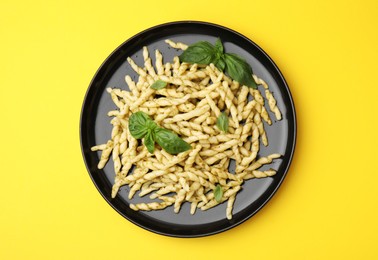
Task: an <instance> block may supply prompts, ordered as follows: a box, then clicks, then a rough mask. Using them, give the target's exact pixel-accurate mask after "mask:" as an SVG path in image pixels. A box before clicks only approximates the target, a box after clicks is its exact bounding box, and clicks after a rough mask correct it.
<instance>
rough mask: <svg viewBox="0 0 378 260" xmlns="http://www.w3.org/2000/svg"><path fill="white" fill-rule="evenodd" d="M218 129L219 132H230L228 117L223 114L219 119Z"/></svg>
mask: <svg viewBox="0 0 378 260" xmlns="http://www.w3.org/2000/svg"><path fill="white" fill-rule="evenodd" d="M217 127H218V129H219V130H221V131H223V132H225V133H227V131H228V116H227V115H226V113H225V112H222V113H221V114H220V115H219V116H218V118H217Z"/></svg>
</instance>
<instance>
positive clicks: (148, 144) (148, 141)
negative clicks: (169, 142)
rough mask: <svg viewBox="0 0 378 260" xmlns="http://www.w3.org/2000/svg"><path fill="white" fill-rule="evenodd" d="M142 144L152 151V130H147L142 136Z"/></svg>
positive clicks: (153, 145)
mask: <svg viewBox="0 0 378 260" xmlns="http://www.w3.org/2000/svg"><path fill="white" fill-rule="evenodd" d="M144 145H145V146H146V147H147V150H148V151H149V152H150V153H154V150H155V138H154V132H153V131H151V130H149V131H148V132H147V134H146V136H145V137H144Z"/></svg>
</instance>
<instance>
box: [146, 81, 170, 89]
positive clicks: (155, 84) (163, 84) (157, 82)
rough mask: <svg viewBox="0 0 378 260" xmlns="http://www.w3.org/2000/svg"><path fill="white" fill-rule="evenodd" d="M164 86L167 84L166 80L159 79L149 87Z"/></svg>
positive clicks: (158, 87) (159, 87)
mask: <svg viewBox="0 0 378 260" xmlns="http://www.w3.org/2000/svg"><path fill="white" fill-rule="evenodd" d="M166 86H167V82H165V81H162V80H160V79H159V80H157V81H155V82H154V84H152V85H151V87H150V88H153V89H156V90H159V89H162V88H165V87H166Z"/></svg>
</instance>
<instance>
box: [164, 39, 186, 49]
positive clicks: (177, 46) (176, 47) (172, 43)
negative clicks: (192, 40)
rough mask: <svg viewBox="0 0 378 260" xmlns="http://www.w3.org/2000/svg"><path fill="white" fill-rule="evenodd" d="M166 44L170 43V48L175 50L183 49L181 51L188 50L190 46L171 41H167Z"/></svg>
mask: <svg viewBox="0 0 378 260" xmlns="http://www.w3.org/2000/svg"><path fill="white" fill-rule="evenodd" d="M165 42H166V43H168V45H169V46H171V47H172V48H175V49H181V50H184V51H185V50H186V49H187V48H188V45H186V44H184V43H182V42H173V41H171V40H169V39H167V40H165Z"/></svg>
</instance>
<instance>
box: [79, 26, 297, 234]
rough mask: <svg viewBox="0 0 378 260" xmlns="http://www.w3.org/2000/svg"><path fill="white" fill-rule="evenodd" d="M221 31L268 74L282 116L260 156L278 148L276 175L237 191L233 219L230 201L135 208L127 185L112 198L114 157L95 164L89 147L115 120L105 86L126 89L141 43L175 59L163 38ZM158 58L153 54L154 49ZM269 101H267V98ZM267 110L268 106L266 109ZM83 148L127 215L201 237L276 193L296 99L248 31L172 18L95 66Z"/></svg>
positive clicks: (165, 230) (104, 191) (210, 37)
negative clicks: (228, 212)
mask: <svg viewBox="0 0 378 260" xmlns="http://www.w3.org/2000/svg"><path fill="white" fill-rule="evenodd" d="M218 37H220V38H221V40H222V42H223V44H224V47H225V50H226V51H227V52H229V53H237V54H239V55H240V56H242V57H243V58H245V59H246V61H247V62H248V63H249V64H250V65H251V66H252V68H253V71H254V73H255V74H256V75H258V77H260V78H262V79H264V80H265V81H266V82H267V83H268V85H269V87H270V89H271V91H272V92H273V94H274V96H275V98H276V100H277V105H278V107H279V108H280V110H281V112H282V117H283V119H282V120H280V121H274V120H273V119H274V118H275V117H274V115H273V114H270V116H271V118H272V120H273V124H272V125H271V126H269V127H266V128H265V130H266V132H267V136H268V140H269V146H268V147H264V146H263V145H261V146H260V151H259V156H262V155H267V154H270V153H280V154H282V155H283V157H282V158H281V159H278V160H275V161H274V162H273V163H272V164H270V165H268V166H266V167H265V168H261V169H267V168H274V169H276V170H277V174H276V175H274V176H273V177H269V178H262V179H251V180H248V181H246V182H245V183H244V184H243V189H242V190H241V191H240V192H239V193H238V194H237V196H236V201H235V204H234V209H233V218H232V220H227V218H226V204H227V203H223V204H221V205H218V206H217V207H214V208H212V209H209V210H207V211H201V210H197V211H196V213H195V215H191V214H190V213H189V211H190V204H189V203H185V204H183V205H182V208H181V210H180V212H179V213H178V214H176V213H174V212H173V207H168V208H166V209H164V210H160V211H151V212H144V211H133V210H132V209H130V208H129V203H131V201H130V200H129V199H128V198H127V194H128V187H127V186H124V187H122V188H121V189H120V191H119V193H118V195H117V196H116V198H114V199H112V198H111V189H112V185H113V182H114V170H113V162H112V161H111V160H110V161H109V162H108V164H107V165H106V167H105V168H104V169H102V170H99V169H97V164H98V161H99V157H100V153H99V152H91V150H90V148H91V147H92V146H94V145H97V144H102V143H105V142H106V141H107V140H108V138H109V137H110V135H111V130H112V125H111V124H110V118H109V117H108V116H107V112H108V111H110V110H112V109H115V105H114V104H113V101H112V100H111V98H110V95H109V94H108V93H107V92H106V88H107V87H117V88H122V89H128V87H127V85H126V83H125V80H124V78H125V75H126V74H129V75H131V76H132V78H133V79H134V80H135V79H136V76H137V75H136V74H135V73H134V71H132V69H131V68H130V66H129V64H128V63H127V61H126V58H127V57H129V56H130V57H131V58H133V59H134V60H135V62H136V63H137V64H139V65H142V64H143V57H142V51H141V50H142V47H143V46H147V47H148V48H149V50H150V52H151V53H153V52H152V51H153V50H155V49H159V50H160V51H161V52H162V54H163V59H164V60H165V61H171V60H172V59H173V57H174V56H176V55H179V54H180V53H181V51H180V50H175V49H173V48H171V47H169V46H168V45H167V44H166V43H165V42H164V40H165V39H171V40H173V41H180V42H184V43H186V44H192V43H195V42H197V41H200V40H205V41H209V42H211V43H214V42H215V40H216V38H218ZM151 56H152V57H151V58H152V59H153V62H154V55H151ZM266 103H267V102H266ZM268 110H269V109H268ZM80 138H81V148H82V154H83V157H84V161H85V164H86V166H87V169H88V172H89V175H90V177H91V178H92V180H93V183H94V184H95V186H96V187H97V189H98V191H99V192H100V193H101V195H102V196H103V197H104V199H105V200H106V201H107V202H108V203H109V204H110V205H111V206H112V207H113V208H114V209H115V210H116V211H117V212H118V213H119V214H121V215H122V216H123V217H125V218H126V219H128V220H129V221H131V222H132V223H134V224H136V225H138V226H140V227H142V228H145V229H147V230H149V231H152V232H155V233H159V234H162V235H168V236H174V237H199V236H206V235H212V234H216V233H219V232H222V231H225V230H228V229H230V228H232V227H235V226H236V225H238V224H240V223H242V222H244V221H245V220H247V219H249V218H250V217H251V216H253V215H254V214H256V213H257V212H258V211H259V210H260V209H261V208H262V207H263V206H264V205H265V204H266V203H267V202H268V201H269V199H270V198H271V197H272V196H273V195H274V193H275V192H276V191H277V189H278V188H279V186H280V185H281V183H282V181H283V180H284V178H285V176H286V173H287V171H288V168H289V165H290V162H291V160H292V157H293V153H294V148H295V140H296V119H295V110H294V104H293V100H292V97H291V94H290V91H289V88H288V85H287V84H286V82H285V79H284V77H283V76H282V74H281V73H280V71H279V69H278V68H277V66H276V65H275V64H274V62H273V61H272V59H271V58H270V57H269V56H268V55H267V54H266V53H265V52H264V51H263V50H262V49H261V48H260V47H259V46H257V44H255V43H254V42H252V41H251V40H249V39H248V38H246V37H245V36H243V35H241V34H239V33H237V32H235V31H233V30H231V29H228V28H225V27H223V26H220V25H216V24H210V23H205V22H197V21H183V22H173V23H167V24H162V25H158V26H155V27H152V28H150V29H147V30H145V31H143V32H141V33H139V34H137V35H135V36H134V37H132V38H130V39H129V40H127V41H126V42H124V43H123V44H122V45H121V46H119V47H118V48H117V49H116V50H115V51H114V52H113V53H111V54H110V56H109V57H108V58H107V59H106V60H105V61H104V63H103V64H102V65H101V67H100V68H99V69H98V71H97V72H96V74H95V76H94V78H93V80H92V82H91V83H90V85H89V88H88V90H87V93H86V96H85V98H84V102H83V107H82V112H81V119H80ZM145 200H146V198H139V197H138V196H134V198H133V199H132V203H138V202H142V201H145Z"/></svg>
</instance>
